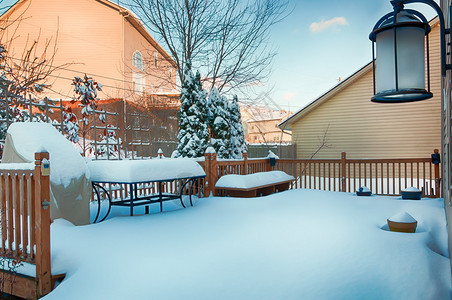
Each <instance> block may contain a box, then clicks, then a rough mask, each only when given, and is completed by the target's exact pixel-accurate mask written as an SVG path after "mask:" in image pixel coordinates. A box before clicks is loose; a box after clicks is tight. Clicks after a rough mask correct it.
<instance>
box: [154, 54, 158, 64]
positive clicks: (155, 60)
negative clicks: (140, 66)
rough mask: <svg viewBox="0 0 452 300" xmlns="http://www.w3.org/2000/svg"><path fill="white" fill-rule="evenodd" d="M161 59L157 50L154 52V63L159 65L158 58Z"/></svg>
mask: <svg viewBox="0 0 452 300" xmlns="http://www.w3.org/2000/svg"><path fill="white" fill-rule="evenodd" d="M158 59H159V57H158V54H157V52H154V65H155V66H156V67H157V60H158Z"/></svg>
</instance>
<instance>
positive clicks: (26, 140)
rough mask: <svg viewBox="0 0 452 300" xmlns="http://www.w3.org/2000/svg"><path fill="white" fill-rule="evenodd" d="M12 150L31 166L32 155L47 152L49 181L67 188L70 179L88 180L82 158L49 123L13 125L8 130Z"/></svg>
mask: <svg viewBox="0 0 452 300" xmlns="http://www.w3.org/2000/svg"><path fill="white" fill-rule="evenodd" d="M8 134H9V135H10V136H11V138H12V142H13V144H14V148H15V150H16V151H17V153H18V154H19V155H20V156H22V157H23V158H24V159H25V160H28V161H30V162H33V161H34V160H35V152H40V151H43V150H45V151H47V152H49V156H50V168H51V172H50V180H51V182H52V183H54V184H56V185H63V186H64V187H67V186H68V185H69V184H70V183H71V180H72V179H73V178H77V179H78V178H81V177H82V176H87V172H88V169H87V167H86V164H85V161H84V160H83V158H82V156H81V155H80V154H79V153H78V152H77V150H76V149H75V148H74V146H72V144H71V143H70V142H69V141H68V140H67V139H66V138H65V137H64V136H63V135H62V134H61V133H60V132H58V130H56V129H55V128H54V127H53V125H51V124H48V123H34V122H27V123H13V124H11V126H10V127H9V128H8Z"/></svg>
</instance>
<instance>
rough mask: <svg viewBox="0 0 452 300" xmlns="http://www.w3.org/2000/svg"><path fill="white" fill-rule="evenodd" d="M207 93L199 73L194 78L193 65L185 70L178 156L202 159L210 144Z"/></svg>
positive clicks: (189, 65) (187, 66) (188, 65)
mask: <svg viewBox="0 0 452 300" xmlns="http://www.w3.org/2000/svg"><path fill="white" fill-rule="evenodd" d="M206 96H207V94H206V91H205V90H203V89H202V84H201V76H200V74H199V72H197V73H196V76H193V72H192V71H191V64H190V63H187V65H186V68H185V69H184V80H183V83H182V91H181V99H180V101H181V107H180V110H179V114H178V117H179V133H178V135H177V140H178V144H177V155H176V156H182V157H200V156H203V155H204V151H205V150H206V148H207V146H208V142H209V130H208V127H207V120H206V116H207V101H206Z"/></svg>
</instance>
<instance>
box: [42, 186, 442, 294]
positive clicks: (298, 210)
mask: <svg viewBox="0 0 452 300" xmlns="http://www.w3.org/2000/svg"><path fill="white" fill-rule="evenodd" d="M155 206H158V204H156V205H155ZM178 208H179V206H178V205H176V204H173V203H165V209H166V210H172V211H168V212H165V213H157V214H151V215H143V216H134V217H129V216H123V217H114V218H110V219H108V220H106V221H104V222H102V223H99V224H94V225H87V226H80V227H74V226H72V225H71V224H69V223H68V222H66V221H63V220H56V221H55V222H54V223H53V224H52V240H51V241H52V255H53V257H52V263H53V273H54V274H55V273H60V272H66V273H67V276H66V278H65V280H64V281H63V282H62V283H61V284H60V285H59V286H58V287H57V288H56V289H55V290H54V291H53V292H52V293H50V294H49V295H48V296H47V297H45V299H398V300H399V299H422V300H425V299H450V297H451V270H450V265H449V258H447V256H448V254H447V253H448V251H447V229H446V221H445V216H444V208H443V203H442V199H426V198H424V199H422V200H420V201H414V200H401V199H400V198H394V197H378V196H372V197H358V196H355V195H353V194H349V193H337V192H325V191H317V190H290V191H286V192H282V193H278V194H273V195H270V196H267V197H262V198H251V199H240V198H221V197H210V198H205V199H202V200H201V201H199V202H198V203H197V205H196V206H194V207H188V208H187V209H178ZM173 209H174V210H173ZM403 212H407V213H409V214H410V215H411V216H413V217H414V218H415V219H416V220H417V221H418V228H417V230H416V233H414V234H410V233H396V232H390V231H388V230H387V226H386V225H385V224H386V219H387V218H390V217H391V216H394V215H397V214H398V213H403Z"/></svg>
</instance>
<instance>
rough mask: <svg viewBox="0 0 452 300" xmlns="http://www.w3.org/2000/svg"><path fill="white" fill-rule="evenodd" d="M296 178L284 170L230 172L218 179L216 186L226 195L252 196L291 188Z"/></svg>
mask: <svg viewBox="0 0 452 300" xmlns="http://www.w3.org/2000/svg"><path fill="white" fill-rule="evenodd" d="M294 180H295V178H294V177H293V176H291V175H288V174H286V173H285V172H283V171H270V172H258V173H254V174H248V175H237V174H229V175H224V176H222V177H221V178H220V179H218V181H217V183H216V184H215V187H216V188H217V189H220V190H223V191H224V194H225V196H230V197H239V198H251V197H259V196H266V195H270V194H273V193H275V192H282V191H285V190H288V189H289V186H290V183H291V182H293V181H294Z"/></svg>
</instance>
